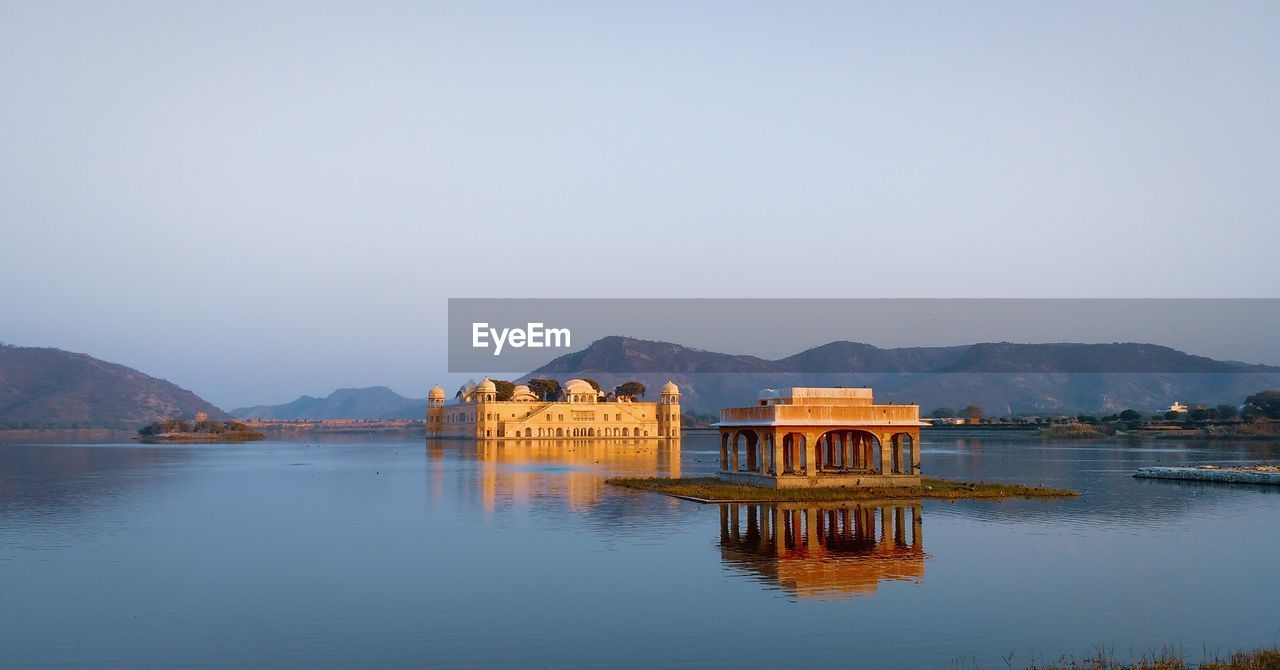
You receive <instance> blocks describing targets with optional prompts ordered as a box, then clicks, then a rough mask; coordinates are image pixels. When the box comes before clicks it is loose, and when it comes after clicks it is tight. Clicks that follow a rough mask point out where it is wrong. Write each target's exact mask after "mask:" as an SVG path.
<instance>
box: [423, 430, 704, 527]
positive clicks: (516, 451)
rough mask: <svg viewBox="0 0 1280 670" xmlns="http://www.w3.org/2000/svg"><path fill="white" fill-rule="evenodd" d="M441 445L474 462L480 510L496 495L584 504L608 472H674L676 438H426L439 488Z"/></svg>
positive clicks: (490, 506) (598, 493)
mask: <svg viewBox="0 0 1280 670" xmlns="http://www.w3.org/2000/svg"><path fill="white" fill-rule="evenodd" d="M446 450H449V451H451V452H452V453H458V452H459V451H460V452H461V453H462V454H463V456H464V457H469V459H470V460H473V461H474V462H475V463H476V464H477V465H478V467H477V472H476V477H475V478H472V479H470V481H468V480H467V479H466V478H464V479H463V482H462V485H463V486H464V487H467V488H471V487H474V488H475V489H476V492H477V493H478V494H479V496H480V500H481V503H482V506H483V508H484V509H485V511H489V512H492V511H493V510H494V509H495V508H496V507H497V506H498V503H499V502H500V501H511V502H514V503H518V504H528V503H529V502H530V501H531V499H532V498H534V497H535V496H536V497H539V498H560V499H563V500H564V501H566V502H567V503H568V506H569V507H570V508H574V509H584V508H587V507H590V506H592V505H595V504H596V503H598V502H599V501H600V499H601V498H602V497H603V496H604V493H605V489H606V487H607V484H605V479H608V478H609V477H679V476H680V440H679V439H672V438H622V439H617V438H614V439H608V440H600V439H590V438H587V439H541V440H540V439H536V438H534V439H511V438H507V439H505V440H501V441H499V440H476V441H473V442H468V443H459V442H457V441H450V442H448V443H446V442H444V441H442V440H439V439H428V440H427V459H428V468H429V469H430V470H431V471H430V473H429V476H430V478H431V480H432V481H433V483H438V484H439V485H440V486H439V488H436V490H440V489H441V488H443V484H444V481H445V477H444V474H443V470H442V468H443V465H444V459H445V453H446Z"/></svg>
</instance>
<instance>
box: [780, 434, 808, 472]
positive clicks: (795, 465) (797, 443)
mask: <svg viewBox="0 0 1280 670" xmlns="http://www.w3.org/2000/svg"><path fill="white" fill-rule="evenodd" d="M807 445H808V438H806V437H805V434H804V433H801V432H798V431H793V432H789V433H784V434H783V435H782V471H781V473H780V474H788V475H799V474H804V472H805V466H806V465H807V464H808V463H807V460H808V457H807V456H806V454H805V452H806V451H807V449H805V447H806V446H807Z"/></svg>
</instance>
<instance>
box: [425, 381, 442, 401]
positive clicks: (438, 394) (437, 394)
mask: <svg viewBox="0 0 1280 670" xmlns="http://www.w3.org/2000/svg"><path fill="white" fill-rule="evenodd" d="M427 398H428V399H429V400H444V389H443V388H440V385H439V384H436V385H435V386H432V387H431V390H430V391H427Z"/></svg>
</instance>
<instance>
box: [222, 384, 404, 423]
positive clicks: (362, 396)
mask: <svg viewBox="0 0 1280 670" xmlns="http://www.w3.org/2000/svg"><path fill="white" fill-rule="evenodd" d="M231 413H232V414H234V415H235V416H236V417H237V418H240V419H421V418H423V417H424V416H426V414H427V399H426V397H425V396H424V397H422V398H406V397H404V396H402V395H400V394H399V393H396V392H395V391H392V390H391V389H389V388H387V387H385V386H370V387H368V388H359V389H338V390H337V391H334V392H333V393H330V394H329V395H328V396H326V397H324V398H314V397H312V396H309V395H304V396H302V397H301V398H298V399H297V400H294V401H293V402H290V403H285V404H283V405H258V406H256V407H241V408H239V409H233V410H231Z"/></svg>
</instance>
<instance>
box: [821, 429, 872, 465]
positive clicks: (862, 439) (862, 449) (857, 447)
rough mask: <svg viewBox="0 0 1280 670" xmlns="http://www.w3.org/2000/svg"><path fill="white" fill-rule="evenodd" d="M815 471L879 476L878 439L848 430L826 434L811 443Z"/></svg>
mask: <svg viewBox="0 0 1280 670" xmlns="http://www.w3.org/2000/svg"><path fill="white" fill-rule="evenodd" d="M815 446H816V448H815V450H814V451H815V455H816V456H817V467H818V470H820V471H828V470H836V471H849V472H864V473H867V474H872V473H876V474H879V473H880V469H881V466H880V453H881V452H880V449H881V446H882V445H881V444H880V437H879V436H878V435H876V434H875V433H872V432H870V431H865V430H857V429H851V428H837V429H834V430H828V431H826V432H825V433H822V434H821V435H819V436H818V438H817V441H816V443H815Z"/></svg>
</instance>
